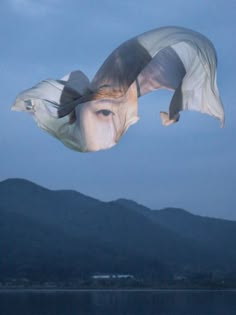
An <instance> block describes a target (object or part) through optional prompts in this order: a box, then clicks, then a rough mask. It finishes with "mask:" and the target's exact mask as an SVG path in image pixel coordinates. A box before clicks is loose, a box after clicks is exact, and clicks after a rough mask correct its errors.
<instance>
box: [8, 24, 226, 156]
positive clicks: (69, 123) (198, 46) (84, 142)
mask: <svg viewBox="0 0 236 315" xmlns="http://www.w3.org/2000/svg"><path fill="white" fill-rule="evenodd" d="M216 66H217V58H216V52H215V49H214V46H213V44H212V43H211V42H210V41H209V40H208V39H207V38H206V37H204V36H203V35H201V34H199V33H197V32H194V31H192V30H188V29H184V28H180V27H163V28H159V29H155V30H152V31H149V32H146V33H144V34H141V35H139V36H137V37H135V38H132V39H130V40H128V41H126V42H125V43H123V44H122V45H121V46H119V47H118V48H117V49H115V50H114V51H113V52H112V53H111V55H110V56H108V58H107V59H106V60H105V62H104V63H103V65H102V66H101V67H100V69H99V70H98V71H97V73H96V74H95V76H94V78H93V80H92V81H91V82H89V80H88V78H87V77H86V76H85V74H83V73H82V72H81V71H74V72H72V73H70V74H69V75H67V76H65V77H63V78H62V79H61V80H51V79H50V80H45V81H42V82H40V83H39V84H37V85H36V86H34V87H32V88H31V89H29V90H26V91H24V92H22V93H20V94H19V95H18V97H17V99H16V102H15V104H14V105H13V108H12V109H13V110H18V111H27V112H30V113H31V114H32V115H33V117H34V119H35V121H36V123H37V124H38V126H39V127H40V128H42V129H44V130H46V131H47V132H49V133H50V134H52V135H53V136H54V137H56V138H58V139H59V140H61V141H62V142H63V143H64V144H65V145H66V146H68V147H70V148H71V149H74V150H77V151H81V152H88V151H98V150H102V149H108V148H110V147H112V146H113V145H115V144H116V143H117V142H118V141H119V139H120V137H121V136H122V135H123V134H124V133H125V132H126V130H127V129H128V128H129V126H130V125H132V124H134V123H136V122H137V121H138V120H139V117H138V98H139V97H140V96H142V95H145V94H146V93H149V92H151V91H153V90H157V89H161V88H165V89H169V90H172V91H173V92H174V94H173V97H172V100H171V102H170V105H169V112H168V113H167V112H161V113H160V115H161V119H162V123H163V125H165V126H168V125H170V124H172V123H174V122H177V121H178V120H179V117H180V111H182V110H196V111H200V112H202V113H205V114H208V115H211V116H214V117H215V118H217V119H219V120H220V122H221V125H222V126H223V124H224V110H223V105H222V103H221V100H220V96H219V92H218V88H217V83H216Z"/></svg>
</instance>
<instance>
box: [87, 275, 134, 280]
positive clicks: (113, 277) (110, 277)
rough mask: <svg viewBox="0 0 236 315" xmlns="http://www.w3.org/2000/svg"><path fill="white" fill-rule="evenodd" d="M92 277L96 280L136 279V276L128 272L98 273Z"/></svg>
mask: <svg viewBox="0 0 236 315" xmlns="http://www.w3.org/2000/svg"><path fill="white" fill-rule="evenodd" d="M92 279H94V280H120V279H134V276H133V275H128V274H96V275H93V276H92Z"/></svg>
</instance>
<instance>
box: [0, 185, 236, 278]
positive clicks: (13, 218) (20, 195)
mask: <svg viewBox="0 0 236 315" xmlns="http://www.w3.org/2000/svg"><path fill="white" fill-rule="evenodd" d="M0 219H1V220H0V242H1V245H2V246H0V248H5V249H4V252H5V253H7V257H8V262H7V261H6V259H5V260H4V259H3V258H2V259H1V258H0V270H1V268H3V269H2V270H5V271H6V270H8V269H7V265H9V266H15V269H14V268H13V269H12V270H13V271H14V272H13V273H15V276H19V270H21V271H22V270H23V271H24V272H23V274H24V275H25V276H27V277H29V276H31V277H36V275H38V276H40V274H41V276H42V274H43V270H47V272H46V274H47V275H50V272H51V275H53V276H54V277H58V276H59V274H61V273H62V274H63V275H64V277H66V276H68V277H69V276H70V277H72V276H73V275H76V276H77V277H82V275H84V274H87V275H91V274H93V273H97V272H121V273H122V272H125V273H131V274H132V273H133V274H135V275H136V276H138V277H145V278H150V277H152V278H157V279H163V278H166V279H169V278H170V277H171V275H172V276H173V274H174V273H176V272H177V273H184V272H187V271H188V272H197V271H201V272H209V271H212V270H215V271H217V270H221V271H222V272H229V271H232V270H234V266H235V264H236V252H235V250H234V248H233V246H230V244H231V243H232V241H233V242H234V241H236V222H234V221H229V222H228V221H227V220H222V219H211V218H205V217H201V216H197V215H193V214H191V213H189V212H187V211H185V210H182V209H174V210H173V208H167V209H165V210H150V209H149V208H147V207H145V206H142V205H140V204H138V203H136V202H134V201H130V200H125V199H118V200H115V201H111V202H103V201H100V200H97V199H95V198H92V197H88V196H86V195H83V194H81V193H79V192H76V191H73V190H72V191H71V190H59V191H55V190H49V189H46V188H43V187H41V186H39V185H37V184H34V183H31V182H30V181H27V180H21V179H9V180H6V181H2V182H0ZM24 222H25V223H24ZM12 227H14V229H12ZM221 230H223V232H224V233H223V234H221ZM42 231H45V232H44V233H42ZM209 231H210V232H209ZM30 237H32V239H30ZM14 239H15V244H17V245H16V246H15V247H14ZM230 241H231V243H230ZM56 243H58V244H56ZM215 243H216V244H215ZM47 244H48V245H47ZM53 244H56V245H55V246H53ZM226 244H228V245H227V246H226ZM7 249H9V250H7ZM0 251H1V249H0ZM21 253H24V255H21ZM25 253H27V254H25ZM38 253H43V254H42V257H39V255H38ZM3 256H4V255H2V257H3ZM0 257H1V255H0ZM73 257H74V258H73ZM76 262H78V265H76ZM63 263H64V265H63ZM1 265H2V267H1ZM43 265H44V268H43V267H42V266H43ZM27 266H28V269H27ZM4 268H5V269H4ZM17 270H18V271H17ZM60 270H64V272H61V271H60ZM69 270H71V271H70V272H69ZM72 271H73V272H72ZM20 274H21V275H22V272H21V273H20Z"/></svg>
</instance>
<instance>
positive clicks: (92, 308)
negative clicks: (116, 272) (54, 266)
mask: <svg viewBox="0 0 236 315" xmlns="http://www.w3.org/2000/svg"><path fill="white" fill-rule="evenodd" d="M0 314H1V315H236V291H203V290H202V291H201V290H199V291H194V290H175V291H173V290H155V291H153V290H150V291H96V290H95V291H79V290H78V291H76V290H67V291H59V290H58V291H53V290H43V291H37V290H29V291H27V290H25V291H0Z"/></svg>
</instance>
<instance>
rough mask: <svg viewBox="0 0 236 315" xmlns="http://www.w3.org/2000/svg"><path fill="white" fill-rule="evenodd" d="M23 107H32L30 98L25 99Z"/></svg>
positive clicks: (30, 108)
mask: <svg viewBox="0 0 236 315" xmlns="http://www.w3.org/2000/svg"><path fill="white" fill-rule="evenodd" d="M25 108H26V110H32V109H33V104H32V102H31V100H25Z"/></svg>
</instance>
